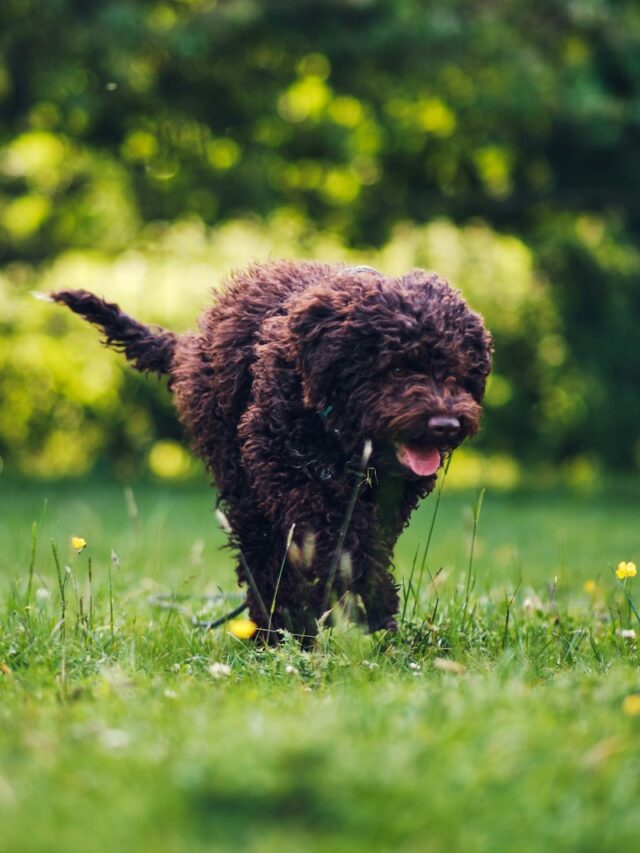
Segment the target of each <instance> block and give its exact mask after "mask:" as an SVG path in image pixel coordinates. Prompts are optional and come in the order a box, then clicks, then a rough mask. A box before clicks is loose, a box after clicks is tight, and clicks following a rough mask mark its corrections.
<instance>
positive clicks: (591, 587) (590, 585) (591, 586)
mask: <svg viewBox="0 0 640 853" xmlns="http://www.w3.org/2000/svg"><path fill="white" fill-rule="evenodd" d="M582 589H583V590H584V591H585V592H587V593H589V595H594V593H595V591H596V590H597V589H598V584H597V583H596V582H595V581H591V580H589V581H585V582H584V583H583V585H582Z"/></svg>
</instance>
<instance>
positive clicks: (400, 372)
mask: <svg viewBox="0 0 640 853" xmlns="http://www.w3.org/2000/svg"><path fill="white" fill-rule="evenodd" d="M404 374H405V370H404V367H392V368H391V375H392V376H404Z"/></svg>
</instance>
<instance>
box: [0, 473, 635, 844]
mask: <svg viewBox="0 0 640 853" xmlns="http://www.w3.org/2000/svg"><path fill="white" fill-rule="evenodd" d="M134 497H135V503H136V507H137V510H133V509H132V506H131V500H130V499H129V501H128V502H127V500H126V499H125V495H124V493H123V491H122V489H121V488H120V487H118V486H116V485H113V484H110V483H97V482H95V481H94V482H90V483H85V484H73V485H69V484H67V485H60V484H55V485H48V486H47V485H43V484H10V483H7V482H6V481H5V482H4V484H3V489H2V492H0V542H1V543H2V547H1V548H0V582H1V583H2V587H1V593H0V595H1V599H2V607H1V609H0V664H2V665H3V673H1V674H0V826H1V831H0V850H2V851H5V850H6V851H12V852H13V851H23V850H24V851H58V850H60V851H63V850H64V851H83V853H84V851H93V850H96V851H98V850H100V851H102V850H108V849H110V848H113V849H114V850H115V849H117V850H118V851H146V850H149V851H183V850H184V851H199V850H203V851H204V850H235V849H248V850H256V851H271V850H273V851H276V850H277V851H300V850H314V851H316V850H318V851H324V850H332V851H333V850H337V851H342V850H345V851H346V850H349V851H351V850H374V851H375V850H381V851H382V850H407V851H413V850H415V851H423V850H427V851H431V850H433V851H440V850H449V849H455V850H464V851H469V850H471V851H475V850H478V851H495V850H505V851H506V850H512V849H519V850H525V851H528V850H531V851H534V850H535V851H537V850H548V849H552V850H580V851H582V850H594V851H595V850H598V851H600V850H614V849H620V848H622V847H624V846H626V847H627V848H628V849H631V848H635V845H636V844H637V839H638V837H640V810H638V808H637V803H638V797H639V796H640V750H639V749H638V738H639V736H640V716H636V715H634V714H630V713H628V711H632V710H634V708H633V706H632V705H630V704H629V702H628V701H627V704H626V705H625V704H624V702H625V698H626V697H628V696H629V695H633V694H635V693H640V673H639V671H638V645H637V643H636V640H635V639H634V638H632V637H625V636H622V635H621V631H622V630H625V631H628V630H629V629H633V628H635V629H636V630H638V634H639V636H640V624H638V622H637V620H636V618H635V616H634V614H633V612H632V610H631V608H630V605H629V602H628V600H627V598H626V597H625V594H624V590H623V589H622V587H621V585H620V584H619V583H618V582H617V580H616V579H615V576H614V575H613V572H612V570H611V567H612V566H615V565H616V564H617V563H618V562H619V561H620V560H623V559H624V560H628V559H636V561H637V562H638V559H637V558H638V556H640V555H639V551H640V525H639V524H638V519H639V514H640V513H639V510H640V497H639V496H638V494H637V491H634V488H633V487H630V488H627V489H626V490H625V492H624V494H623V493H622V491H621V489H620V487H618V488H617V489H613V488H612V489H610V490H609V491H608V492H601V493H598V494H594V495H591V496H585V495H583V496H579V495H574V494H570V493H565V494H563V493H560V492H553V493H551V492H549V493H538V494H526V493H519V494H499V493H498V494H492V493H488V494H487V495H486V496H485V500H484V504H483V507H482V513H481V516H480V519H479V528H478V534H477V539H476V542H475V549H474V560H473V565H472V573H471V583H470V589H471V592H470V595H469V597H468V601H467V600H466V596H465V592H466V588H467V578H468V575H467V570H468V566H469V548H470V542H471V535H472V529H473V514H472V507H473V505H474V502H475V501H476V498H477V496H476V495H475V494H463V493H451V494H447V492H446V490H445V493H444V496H443V499H442V504H441V507H440V512H439V515H438V518H437V520H436V526H435V532H434V534H433V539H432V542H431V547H430V551H429V554H428V559H427V570H426V571H425V573H424V582H423V585H422V590H421V591H420V594H419V596H418V599H419V600H418V604H417V607H416V609H415V614H414V601H413V599H410V600H409V602H408V606H407V608H406V615H407V619H406V621H405V624H403V626H402V629H401V631H400V633H399V635H398V636H397V637H395V638H388V637H384V636H381V635H378V636H376V637H368V636H365V635H363V634H361V633H360V631H359V630H358V629H357V628H355V627H349V626H346V625H345V626H341V627H340V628H339V629H337V630H333V631H325V632H324V633H323V634H322V635H321V637H320V639H319V642H318V646H317V648H316V649H315V650H314V651H311V652H304V651H302V650H300V648H299V647H298V646H297V645H296V643H295V642H294V641H292V640H287V641H285V642H284V644H283V645H282V646H281V647H279V648H277V649H269V650H265V649H261V648H256V647H255V646H254V645H253V644H251V643H244V642H241V641H238V640H236V639H234V638H233V637H231V636H230V635H228V634H227V633H225V632H224V631H217V632H215V633H207V632H204V631H201V630H197V629H192V628H191V626H190V623H189V620H188V618H187V617H186V616H185V615H182V614H181V613H179V612H177V611H171V610H160V609H158V608H154V607H153V606H152V605H151V604H150V602H149V597H150V596H151V595H154V594H157V593H167V592H175V593H177V594H184V595H192V596H203V595H211V594H212V593H215V591H216V590H217V588H218V587H221V588H223V589H225V590H227V591H233V590H234V589H235V583H234V579H233V573H232V568H231V559H230V555H229V554H228V552H226V551H224V550H222V551H221V550H220V546H221V545H222V544H223V542H224V536H223V534H222V533H221V532H220V531H219V530H218V529H217V525H216V523H215V519H214V517H213V513H212V504H213V497H212V493H211V492H210V491H208V490H207V489H206V488H205V487H202V488H199V487H192V486H189V487H183V488H173V489H170V488H168V487H166V486H156V485H145V486H139V487H137V488H136V489H135V496H134ZM45 498H47V505H46V509H44V502H45ZM434 505H435V500H434V499H433V498H432V499H430V500H429V501H427V502H425V503H424V504H423V506H422V507H421V509H420V511H419V512H418V513H417V514H416V516H415V519H414V522H413V523H412V525H411V527H410V529H409V530H408V531H407V533H406V534H405V536H404V537H403V539H402V540H401V542H400V543H399V545H398V549H397V559H396V562H397V566H398V576H399V578H403V579H404V583H405V590H406V589H407V586H406V585H407V581H408V577H409V575H410V574H411V567H412V563H413V558H414V554H415V553H416V548H420V549H422V548H423V547H424V543H425V541H426V539H427V536H428V530H429V526H430V523H431V516H432V512H433V508H434ZM34 521H36V522H38V535H37V548H36V552H35V559H34V562H33V582H32V589H31V595H30V601H29V603H28V605H27V601H26V595H27V588H28V578H29V570H30V564H31V549H32V524H33V522H34ZM72 535H79V536H83V537H84V538H85V539H86V540H87V541H88V543H89V544H88V547H87V549H86V550H85V551H84V552H83V553H82V554H81V555H79V556H76V555H74V554H73V552H72V550H71V548H70V546H69V537H70V536H72ZM51 540H54V542H55V543H57V548H58V553H59V561H60V579H58V578H57V576H56V567H55V561H54V559H53V555H52V550H51ZM112 549H113V551H114V552H115V553H116V554H117V562H116V563H113V562H112V559H111V550H112ZM89 558H91V563H92V576H93V579H92V585H91V589H90V588H89V585H88V561H89ZM421 558H422V550H420V551H419V558H418V561H417V568H416V570H415V571H414V574H413V578H414V584H415V582H416V579H417V576H418V574H419V567H420V562H421ZM67 565H68V566H69V567H70V569H71V572H70V573H69V572H67V571H66V569H65V566H67ZM110 574H111V578H112V595H110V592H109V589H110V583H109V577H110ZM430 577H434V578H435V579H434V582H433V583H432V582H431V580H430ZM586 580H595V581H597V588H596V591H595V593H587V592H585V591H584V589H583V584H584V582H585V581H586ZM636 586H637V588H638V593H637V594H636V593H635V588H636ZM61 589H62V590H63V592H64V599H65V602H66V619H65V622H64V624H61V622H60V616H61ZM627 591H628V592H629V593H631V595H632V596H633V598H634V599H636V600H637V601H638V602H640V576H639V577H638V578H636V579H631V580H629V581H628V582H627ZM80 597H81V598H82V611H80V607H79V601H80ZM90 600H91V605H92V607H91V618H90V616H89V601H90ZM197 605H198V601H197V600H194V601H193V602H189V601H188V602H186V606H187V607H190V606H193V607H194V608H195V607H196V606H197ZM436 605H437V606H436ZM111 609H112V610H113V620H112V619H111ZM409 617H412V618H409ZM215 664H224V665H226V666H228V667H229V669H228V674H225V673H226V672H227V670H224V669H222V671H221V670H220V667H218V668H216V667H215V666H214V668H213V670H212V665H215ZM625 710H626V711H627V713H625Z"/></svg>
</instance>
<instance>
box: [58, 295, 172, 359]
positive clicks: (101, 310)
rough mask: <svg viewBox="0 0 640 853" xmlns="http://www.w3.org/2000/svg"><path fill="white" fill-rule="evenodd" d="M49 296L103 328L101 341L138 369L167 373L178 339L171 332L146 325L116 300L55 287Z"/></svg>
mask: <svg viewBox="0 0 640 853" xmlns="http://www.w3.org/2000/svg"><path fill="white" fill-rule="evenodd" d="M48 296H49V298H50V299H51V300H53V301H54V302H62V303H63V304H64V305H66V306H67V307H68V308H71V310H72V311H74V312H75V313H76V314H80V316H82V317H84V318H85V320H88V321H89V322H90V323H93V324H94V325H96V326H98V327H99V328H100V329H102V331H103V332H104V334H105V339H104V344H105V345H106V346H110V347H113V348H114V349H116V350H118V351H119V352H122V353H124V354H125V355H126V357H127V359H128V360H129V361H130V362H131V363H132V364H133V366H134V367H135V368H136V369H137V370H140V371H142V372H143V373H146V372H152V373H157V374H161V373H169V370H170V368H171V362H172V360H173V353H174V351H175V347H176V340H177V337H176V335H174V334H173V333H172V332H167V331H165V329H160V328H158V327H152V326H145V325H144V324H143V323H139V322H138V321H137V320H134V319H133V317H130V316H129V315H128V314H125V313H124V311H121V310H120V308H119V306H118V305H116V304H115V302H106V301H105V300H104V299H100V297H99V296H95V295H94V294H93V293H89V292H88V291H86V290H58V291H56V292H54V293H50V294H48Z"/></svg>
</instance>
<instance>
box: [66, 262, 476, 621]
mask: <svg viewBox="0 0 640 853" xmlns="http://www.w3.org/2000/svg"><path fill="white" fill-rule="evenodd" d="M52 298H53V299H54V300H55V301H57V302H63V303H64V304H65V305H68V306H69V308H71V310H72V311H75V312H76V313H77V314H81V315H83V316H84V317H85V318H86V319H87V320H89V321H91V322H92V323H95V324H96V325H98V326H99V327H100V328H101V329H102V330H103V332H104V334H105V335H106V339H105V343H106V344H107V345H110V346H114V347H116V348H117V349H119V350H121V351H122V352H124V354H125V355H126V356H127V358H128V359H129V360H130V361H131V362H132V363H133V365H134V366H135V367H136V368H137V369H138V370H141V371H152V372H155V373H158V374H162V373H167V374H168V375H169V377H170V388H171V389H172V391H173V393H174V395H175V400H176V405H177V408H178V412H179V415H180V418H181V420H182V422H183V423H184V425H185V427H186V429H187V430H188V432H189V434H190V436H191V439H192V441H193V444H194V446H195V450H196V452H197V453H198V454H199V455H200V456H201V457H202V458H203V460H204V461H205V463H206V464H207V466H208V468H209V470H210V471H211V473H212V474H213V477H214V479H215V483H216V486H217V488H218V490H219V500H220V501H221V503H222V506H223V507H224V509H225V511H226V514H227V517H228V520H229V523H230V526H231V540H232V544H233V546H234V547H235V548H236V549H237V552H238V557H239V562H238V577H239V580H240V581H241V582H242V583H245V584H248V602H249V608H250V613H251V617H252V618H253V620H254V621H255V622H257V623H258V625H259V626H260V628H261V631H262V633H263V636H264V635H266V634H267V633H268V631H269V629H271V631H275V632H276V634H275V635H273V636H276V637H277V635H278V632H279V629H287V630H289V631H291V632H293V633H294V634H297V635H301V636H303V637H312V636H313V635H314V634H315V633H316V631H317V622H318V620H319V619H320V618H321V617H322V615H323V614H324V613H326V611H327V609H328V608H329V607H330V606H331V603H332V602H334V601H335V600H336V599H341V598H342V597H343V596H344V595H345V593H347V592H351V593H353V594H355V595H356V596H358V597H359V600H360V602H361V604H362V606H363V607H364V610H365V612H366V619H367V622H368V626H369V630H371V631H375V630H377V629H379V628H391V629H393V628H394V627H395V614H396V611H397V609H398V592H397V586H396V584H395V582H394V579H393V576H392V574H391V573H390V566H391V556H392V551H393V546H394V544H395V542H396V539H397V538H398V536H399V534H400V532H401V531H402V529H403V527H404V526H405V525H406V524H407V522H408V519H409V515H410V514H411V512H412V510H413V509H414V508H415V507H416V505H417V503H418V500H419V499H420V498H423V497H425V496H426V495H427V494H428V493H429V492H431V491H432V490H433V488H434V486H435V482H436V476H437V472H438V470H439V469H440V468H441V466H442V463H443V459H444V457H445V454H447V453H448V452H450V451H451V450H453V449H454V448H455V447H457V446H458V445H459V444H460V443H461V442H462V441H463V440H464V439H465V438H468V437H469V436H471V435H473V434H474V433H475V432H476V430H477V429H478V420H479V417H480V412H481V407H480V404H481V401H482V397H483V394H484V390H485V383H486V379H487V375H488V373H489V370H490V367H491V337H490V335H489V334H488V332H487V331H486V329H485V327H484V324H483V322H482V319H481V318H480V317H479V316H478V314H475V313H474V312H473V311H471V310H470V309H469V307H468V306H467V304H466V303H465V301H464V300H463V299H462V297H461V296H460V294H459V293H458V292H457V291H456V290H453V289H452V288H451V287H450V286H449V284H448V283H447V282H446V281H444V280H443V279H441V278H439V277H438V276H437V275H434V274H432V273H426V272H423V271H421V270H415V271H413V272H411V273H409V274H407V275H405V276H402V277H401V278H387V277H386V276H384V275H382V274H381V273H379V272H377V271H376V270H374V269H371V268H370V267H351V268H349V267H345V266H341V265H337V264H335V265H334V264H332V265H327V264H321V263H314V262H298V261H277V262H272V263H266V264H263V265H255V266H252V267H250V268H249V269H247V270H245V271H243V272H239V273H237V274H235V275H234V276H232V278H231V280H230V282H229V284H228V287H227V289H226V291H225V293H224V294H223V295H222V296H221V297H220V298H219V299H218V301H217V302H216V304H215V305H214V306H213V307H211V308H210V309H208V310H207V311H206V312H205V313H204V315H203V317H202V321H201V323H200V331H199V332H195V333H189V334H185V335H181V336H177V335H174V334H172V333H171V332H166V331H163V330H160V329H154V328H150V327H148V326H144V325H142V324H140V323H138V322H136V321H135V320H133V319H132V318H131V317H128V316H127V315H126V314H124V313H123V312H122V311H121V310H120V309H119V308H118V306H117V305H114V304H111V303H108V302H105V301H103V300H102V299H99V298H98V297H96V296H94V295H93V294H90V293H87V292H86V291H60V292H58V293H54V294H52ZM294 525H295V527H294ZM292 528H293V534H292V532H291V531H292ZM287 541H289V547H288V550H287ZM285 553H286V558H285ZM356 600H357V599H356ZM270 636H271V635H270Z"/></svg>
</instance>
